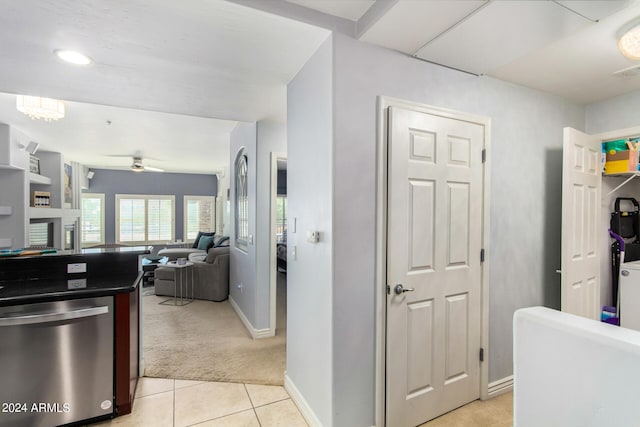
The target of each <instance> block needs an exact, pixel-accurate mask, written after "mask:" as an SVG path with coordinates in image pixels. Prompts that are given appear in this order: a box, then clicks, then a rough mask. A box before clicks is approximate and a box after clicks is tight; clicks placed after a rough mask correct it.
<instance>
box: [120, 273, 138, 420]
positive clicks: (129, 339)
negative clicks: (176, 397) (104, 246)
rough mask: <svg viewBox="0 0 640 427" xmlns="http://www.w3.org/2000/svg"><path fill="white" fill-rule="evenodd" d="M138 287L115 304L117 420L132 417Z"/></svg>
mask: <svg viewBox="0 0 640 427" xmlns="http://www.w3.org/2000/svg"><path fill="white" fill-rule="evenodd" d="M141 288H142V275H140V276H139V277H138V283H137V286H135V289H134V290H132V291H131V292H128V293H121V294H118V295H116V300H115V405H116V416H120V415H125V414H129V413H131V409H132V408H133V400H134V397H135V393H136V386H137V385H138V377H139V373H140V372H139V371H140V366H139V360H140V291H141Z"/></svg>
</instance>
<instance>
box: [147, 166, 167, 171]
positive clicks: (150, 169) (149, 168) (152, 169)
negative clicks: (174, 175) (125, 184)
mask: <svg viewBox="0 0 640 427" xmlns="http://www.w3.org/2000/svg"><path fill="white" fill-rule="evenodd" d="M144 170H146V171H149V172H164V169H160V168H154V167H153V166H145V167H144Z"/></svg>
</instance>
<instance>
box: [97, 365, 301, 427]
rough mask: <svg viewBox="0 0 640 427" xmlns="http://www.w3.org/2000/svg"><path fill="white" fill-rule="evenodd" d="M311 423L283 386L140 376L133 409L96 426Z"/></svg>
mask: <svg viewBox="0 0 640 427" xmlns="http://www.w3.org/2000/svg"><path fill="white" fill-rule="evenodd" d="M194 425H197V426H198V427H271V426H283V427H298V426H300V427H306V426H307V423H306V422H305V421H304V418H303V417H302V415H301V414H300V412H299V411H298V408H297V407H296V405H295V404H294V403H293V401H292V400H291V398H290V397H289V395H288V394H287V392H286V391H285V389H284V388H283V387H279V386H266V385H253V384H239V383H218V382H205V381H185V380H172V379H162V378H147V377H144V378H140V381H139V382H138V388H137V390H136V399H135V401H134V404H133V412H132V413H131V414H129V415H124V416H121V417H117V418H114V419H113V420H111V421H106V422H103V423H99V424H94V425H93V426H100V427H104V426H131V427H134V426H135V427H145V426H149V427H162V426H167V427H186V426H194Z"/></svg>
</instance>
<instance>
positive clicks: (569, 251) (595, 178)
mask: <svg viewBox="0 0 640 427" xmlns="http://www.w3.org/2000/svg"><path fill="white" fill-rule="evenodd" d="M601 144H602V141H601V140H600V138H599V137H596V136H592V135H587V134H585V133H582V132H580V131H578V130H576V129H572V128H565V129H564V147H563V152H562V155H563V160H562V163H563V164H562V171H563V172H562V255H561V256H562V260H561V264H562V267H561V268H562V280H561V288H562V292H561V293H562V297H561V301H562V311H566V312H568V313H572V314H576V315H578V316H584V317H588V318H590V319H594V320H597V318H598V312H599V305H600V256H599V249H598V236H599V233H600V232H601V233H604V232H606V230H599V226H600V222H599V214H600V197H601V194H600V193H601V190H600V188H601V183H602V172H601V163H600V162H601V158H602V152H601V150H602V146H601Z"/></svg>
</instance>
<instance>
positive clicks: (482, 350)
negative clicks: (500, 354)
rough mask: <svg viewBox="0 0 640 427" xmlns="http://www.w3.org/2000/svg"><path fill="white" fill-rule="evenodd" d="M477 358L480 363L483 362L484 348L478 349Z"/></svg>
mask: <svg viewBox="0 0 640 427" xmlns="http://www.w3.org/2000/svg"><path fill="white" fill-rule="evenodd" d="M479 356H480V361H481V362H484V348H482V347H481V348H480V354H479Z"/></svg>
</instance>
